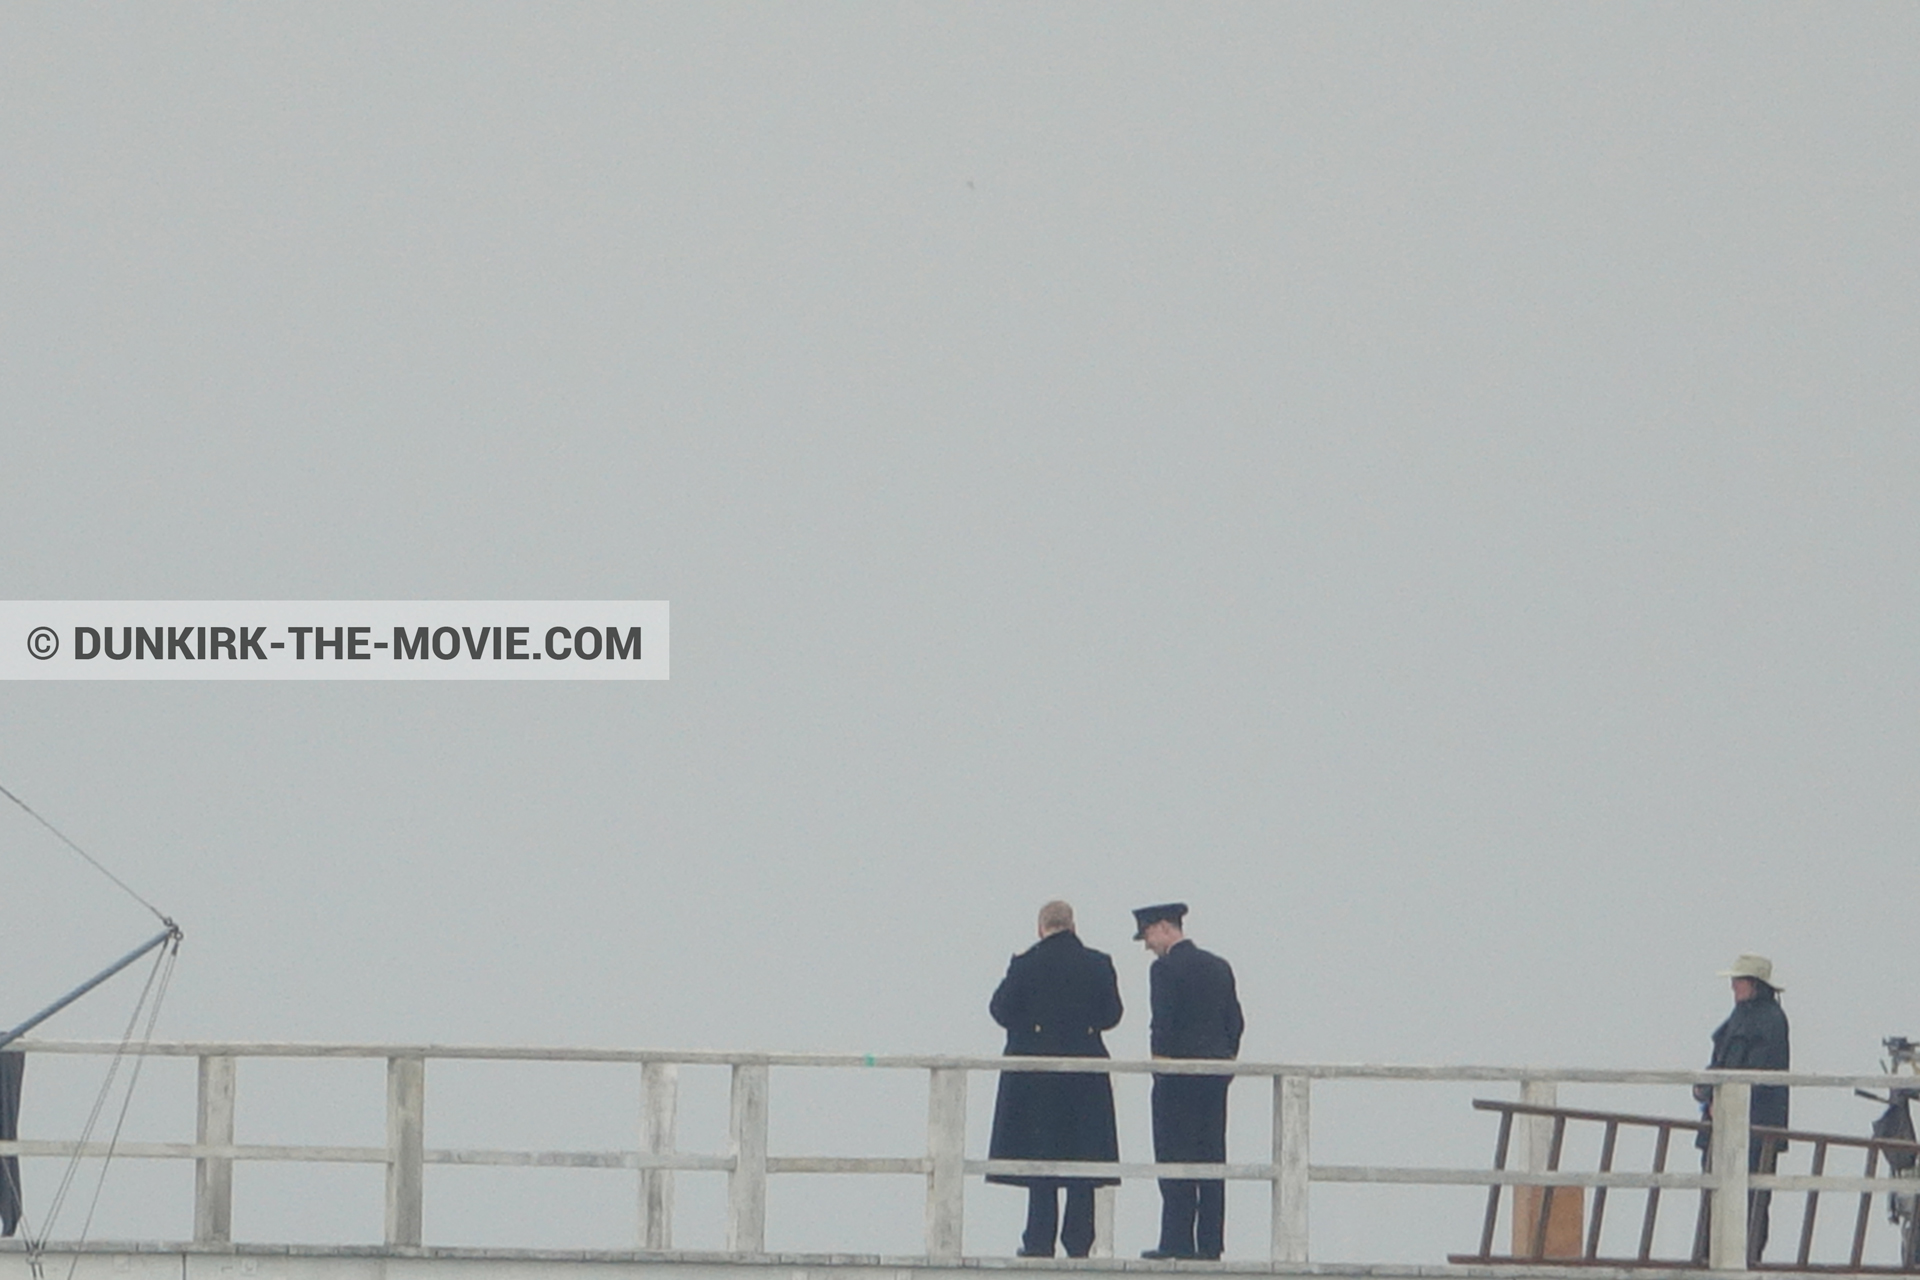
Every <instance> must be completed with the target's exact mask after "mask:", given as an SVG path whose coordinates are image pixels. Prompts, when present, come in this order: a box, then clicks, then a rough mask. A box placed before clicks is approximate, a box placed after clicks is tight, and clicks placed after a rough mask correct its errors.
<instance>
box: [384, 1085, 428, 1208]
mask: <svg viewBox="0 0 1920 1280" xmlns="http://www.w3.org/2000/svg"><path fill="white" fill-rule="evenodd" d="M426 1095H427V1060H426V1059H425V1058H422V1057H418V1056H406V1057H397V1058H388V1059H387V1243H388V1244H389V1245H418V1244H419V1243H420V1238H421V1218H422V1213H421V1206H422V1201H423V1199H424V1196H425V1191H426V1179H425V1173H426V1161H425V1158H424V1157H425V1152H426Z"/></svg>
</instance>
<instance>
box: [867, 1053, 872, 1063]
mask: <svg viewBox="0 0 1920 1280" xmlns="http://www.w3.org/2000/svg"><path fill="white" fill-rule="evenodd" d="M867 1065H868V1066H872V1065H873V1055H872V1054H868V1055H867Z"/></svg>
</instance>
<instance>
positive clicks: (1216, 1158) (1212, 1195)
mask: <svg viewBox="0 0 1920 1280" xmlns="http://www.w3.org/2000/svg"><path fill="white" fill-rule="evenodd" d="M1232 1083H1233V1077H1232V1076H1155V1077H1154V1078H1153V1158H1154V1159H1155V1160H1156V1161H1159V1162H1162V1163H1174V1162H1179V1163H1193V1164H1216V1163H1219V1164H1224V1163H1225V1162H1226V1159H1227V1086H1228V1085H1230V1084H1232ZM1226 1231H1227V1184H1226V1183H1225V1182H1223V1181H1221V1180H1220V1179H1218V1178H1162V1179H1160V1252H1162V1253H1171V1254H1178V1255H1181V1256H1183V1257H1200V1258H1217V1257H1219V1256H1220V1253H1221V1250H1222V1248H1223V1247H1224V1243H1225V1240H1226Z"/></svg>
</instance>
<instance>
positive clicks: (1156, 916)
mask: <svg viewBox="0 0 1920 1280" xmlns="http://www.w3.org/2000/svg"><path fill="white" fill-rule="evenodd" d="M1186 915H1187V904H1186V903H1184V902H1163V903H1161V904H1160V905H1159V906H1157V907H1135V908H1134V909H1133V923H1134V925H1135V928H1134V932H1133V940H1134V941H1135V942H1139V941H1140V940H1141V939H1143V938H1145V937H1146V936H1147V926H1148V925H1150V924H1159V923H1160V922H1161V921H1162V920H1165V921H1166V922H1167V923H1168V924H1170V925H1172V926H1173V927H1174V928H1176V929H1177V928H1179V927H1180V922H1181V921H1182V920H1184V919H1185V918H1186Z"/></svg>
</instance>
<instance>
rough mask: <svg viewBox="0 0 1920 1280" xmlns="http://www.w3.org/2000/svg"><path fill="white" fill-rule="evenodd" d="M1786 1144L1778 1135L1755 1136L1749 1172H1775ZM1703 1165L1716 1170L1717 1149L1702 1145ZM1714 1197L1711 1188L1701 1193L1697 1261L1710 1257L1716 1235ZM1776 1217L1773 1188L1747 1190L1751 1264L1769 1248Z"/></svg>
mask: <svg viewBox="0 0 1920 1280" xmlns="http://www.w3.org/2000/svg"><path fill="white" fill-rule="evenodd" d="M1783 1145H1785V1144H1783V1143H1781V1142H1780V1141H1778V1140H1777V1139H1766V1138H1755V1139H1754V1140H1753V1143H1752V1145H1751V1146H1749V1147H1748V1148H1747V1172H1748V1173H1773V1172H1775V1171H1776V1170H1777V1169H1778V1167H1779V1164H1780V1149H1781V1147H1782V1146H1783ZM1700 1169H1701V1171H1702V1172H1703V1173H1712V1172H1713V1150H1712V1148H1710V1147H1707V1148H1702V1149H1701V1152H1700ZM1712 1204H1713V1198H1712V1194H1711V1193H1710V1192H1704V1191H1703V1192H1701V1193H1700V1216H1699V1219H1698V1221H1697V1222H1696V1223H1695V1226H1694V1233H1693V1254H1694V1260H1695V1261H1696V1262H1705V1261H1706V1260H1707V1242H1708V1241H1709V1240H1710V1239H1711V1238H1712V1230H1713V1213H1712ZM1772 1217H1773V1192H1771V1191H1758V1190H1755V1191H1749V1192H1747V1265H1748V1266H1749V1267H1751V1266H1755V1265H1757V1264H1758V1263H1759V1261H1760V1257H1761V1255H1762V1254H1764V1253H1765V1252H1766V1251H1767V1237H1768V1236H1769V1235H1770V1234H1771V1231H1770V1230H1769V1228H1770V1227H1771V1226H1772V1222H1771V1219H1772Z"/></svg>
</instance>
